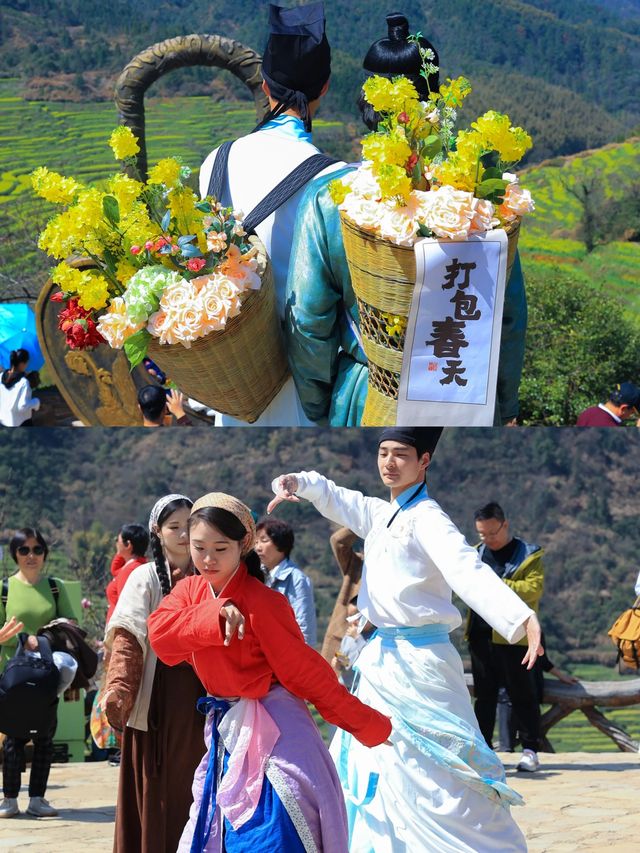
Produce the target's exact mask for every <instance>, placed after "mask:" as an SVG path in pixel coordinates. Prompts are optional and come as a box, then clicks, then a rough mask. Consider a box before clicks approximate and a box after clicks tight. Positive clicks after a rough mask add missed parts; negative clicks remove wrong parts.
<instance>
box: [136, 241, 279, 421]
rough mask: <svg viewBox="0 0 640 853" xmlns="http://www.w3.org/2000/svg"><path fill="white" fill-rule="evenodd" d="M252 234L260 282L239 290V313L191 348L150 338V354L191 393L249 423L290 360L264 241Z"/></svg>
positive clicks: (271, 394) (262, 407) (276, 387)
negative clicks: (254, 287) (256, 286)
mask: <svg viewBox="0 0 640 853" xmlns="http://www.w3.org/2000/svg"><path fill="white" fill-rule="evenodd" d="M250 239H251V242H252V243H253V244H254V245H255V246H256V247H257V248H258V255H259V258H260V266H264V272H263V274H262V286H261V287H260V290H251V291H249V292H248V293H246V294H243V296H242V297H241V302H242V309H241V311H240V313H239V314H238V316H237V317H233V318H232V319H231V320H229V321H228V322H227V325H226V327H225V329H224V330H222V331H219V332H210V333H209V334H208V335H206V337H204V338H199V339H198V340H197V341H194V342H193V343H192V344H191V348H190V349H186V348H185V347H183V346H182V344H171V345H167V344H160V343H159V341H158V340H157V339H156V338H152V340H151V343H150V344H149V350H148V355H149V358H151V359H153V361H155V362H156V364H158V365H159V366H160V367H161V368H162V370H163V371H164V372H165V373H166V374H167V376H168V377H169V379H171V380H172V381H173V382H175V384H176V385H177V386H178V388H179V389H180V390H181V391H182V392H183V393H185V394H187V395H188V396H189V397H193V398H194V399H196V400H199V401H200V402H201V403H206V404H207V406H211V408H213V409H217V411H219V412H223V413H224V414H227V415H232V416H233V417H235V418H239V419H240V420H243V421H248V422H249V423H253V422H254V421H256V420H257V419H258V417H259V416H260V415H261V414H262V412H263V411H264V410H265V409H266V407H267V406H268V405H269V403H270V402H271V401H272V400H273V398H274V397H275V396H276V394H277V393H278V391H279V390H280V389H281V388H282V386H283V385H284V382H285V380H286V378H287V376H288V365H287V358H286V354H285V348H284V342H283V337H282V329H281V325H280V321H279V319H278V314H277V309H276V296H275V287H274V283H273V274H272V272H271V263H270V262H269V259H268V258H267V255H266V253H265V250H264V247H263V246H262V243H260V241H259V240H258V239H257V238H255V237H252V238H250Z"/></svg>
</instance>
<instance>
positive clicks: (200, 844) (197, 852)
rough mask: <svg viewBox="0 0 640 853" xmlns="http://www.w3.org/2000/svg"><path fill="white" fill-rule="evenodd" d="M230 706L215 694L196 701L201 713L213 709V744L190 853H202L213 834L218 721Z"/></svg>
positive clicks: (216, 782)
mask: <svg viewBox="0 0 640 853" xmlns="http://www.w3.org/2000/svg"><path fill="white" fill-rule="evenodd" d="M230 707H231V705H230V704H229V702H225V700H224V699H216V698H215V697H214V696H203V697H202V699H198V701H197V703H196V708H197V709H198V711H200V713H201V714H205V715H207V714H209V712H210V711H212V710H213V711H214V715H213V721H212V726H211V746H210V747H209V763H208V764H207V775H206V776H205V780H204V789H203V791H202V800H201V801H200V811H199V812H198V820H197V822H196V827H195V829H194V831H193V838H192V840H191V850H190V853H202V851H203V850H204V848H205V847H206V844H207V841H208V840H209V835H210V834H211V826H212V824H213V818H214V815H215V813H216V792H217V790H218V773H217V769H218V768H217V764H216V759H217V755H218V741H219V738H220V735H219V733H218V723H219V722H220V720H221V719H222V718H223V717H224V715H225V714H226V713H227V711H228V710H229V708H230Z"/></svg>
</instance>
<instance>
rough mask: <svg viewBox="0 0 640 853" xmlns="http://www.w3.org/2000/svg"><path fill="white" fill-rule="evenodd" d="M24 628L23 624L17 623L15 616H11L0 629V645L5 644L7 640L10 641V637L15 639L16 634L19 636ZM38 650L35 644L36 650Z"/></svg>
mask: <svg viewBox="0 0 640 853" xmlns="http://www.w3.org/2000/svg"><path fill="white" fill-rule="evenodd" d="M23 628H24V623H23V622H18V620H17V619H16V617H15V616H12V617H11V619H9V620H8V621H7V622H5V623H4V625H3V626H2V628H0V643H6V642H7V640H10V639H11V638H12V637H15V635H16V634H19V633H20V631H22V629H23ZM37 648H38V646H37V644H36V649H37Z"/></svg>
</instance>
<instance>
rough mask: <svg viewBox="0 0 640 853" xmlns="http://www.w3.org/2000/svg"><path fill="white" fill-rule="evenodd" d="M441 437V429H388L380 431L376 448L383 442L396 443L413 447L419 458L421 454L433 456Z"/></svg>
mask: <svg viewBox="0 0 640 853" xmlns="http://www.w3.org/2000/svg"><path fill="white" fill-rule="evenodd" d="M441 435H442V427H389V428H388V429H384V430H382V433H381V434H380V438H379V440H378V446H380V445H381V444H382V442H383V441H397V442H398V443H399V444H406V445H407V446H408V447H415V449H416V452H417V454H418V456H419V457H420V456H422V454H423V453H430V454H431V456H433V452H434V450H435V449H436V445H437V443H438V441H439V440H440V436H441Z"/></svg>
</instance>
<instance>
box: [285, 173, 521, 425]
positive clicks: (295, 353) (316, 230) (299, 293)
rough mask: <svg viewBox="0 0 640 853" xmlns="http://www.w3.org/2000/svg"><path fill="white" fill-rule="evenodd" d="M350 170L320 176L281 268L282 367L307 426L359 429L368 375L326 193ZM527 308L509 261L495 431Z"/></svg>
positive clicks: (509, 407) (513, 384)
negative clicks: (284, 271)
mask: <svg viewBox="0 0 640 853" xmlns="http://www.w3.org/2000/svg"><path fill="white" fill-rule="evenodd" d="M351 169H353V166H349V167H346V168H345V169H343V170H341V171H336V172H333V173H332V174H330V175H326V176H321V177H320V178H317V179H316V180H314V181H312V182H311V183H310V184H309V186H308V187H307V189H306V191H305V194H304V196H303V197H302V199H301V201H300V205H299V207H298V215H297V219H296V227H295V231H294V235H293V246H292V249H291V259H290V262H289V276H288V281H287V293H286V313H285V334H286V337H287V351H288V357H289V365H290V367H291V373H292V374H293V378H294V381H295V383H296V387H297V389H298V394H299V395H300V400H301V402H302V407H303V409H304V411H305V414H306V415H307V417H308V418H310V419H311V420H312V421H315V422H316V423H319V424H322V425H329V426H359V425H360V420H361V417H362V410H363V409H364V404H365V400H366V396H367V378H368V374H369V369H368V367H367V358H366V356H365V354H364V352H363V351H362V348H361V347H360V344H359V343H358V339H357V335H356V332H355V331H354V327H355V328H356V329H358V328H359V325H360V319H359V314H358V306H357V303H356V298H355V295H354V293H353V289H352V287H351V277H350V275H349V267H348V265H347V258H346V255H345V251H344V245H343V242H342V231H341V228H340V216H339V213H338V209H337V207H336V205H335V204H334V203H333V201H332V200H331V197H330V195H329V191H328V185H329V183H330V182H331V181H333V180H336V179H340V178H341V177H342V176H343V175H345V174H347V172H349V171H351ZM526 329H527V300H526V294H525V288H524V279H523V276H522V267H521V265H520V256H519V254H516V259H515V263H514V265H513V269H512V270H511V276H510V277H509V280H508V281H507V285H506V290H505V299H504V309H503V315H502V338H501V341H500V361H499V366H498V386H497V395H496V414H495V420H494V423H495V425H500V424H503V423H506V422H507V421H510V420H511V419H512V418H515V417H516V416H517V414H518V411H519V404H518V389H519V387H520V377H521V374H522V363H523V360H524V343H525V333H526Z"/></svg>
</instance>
